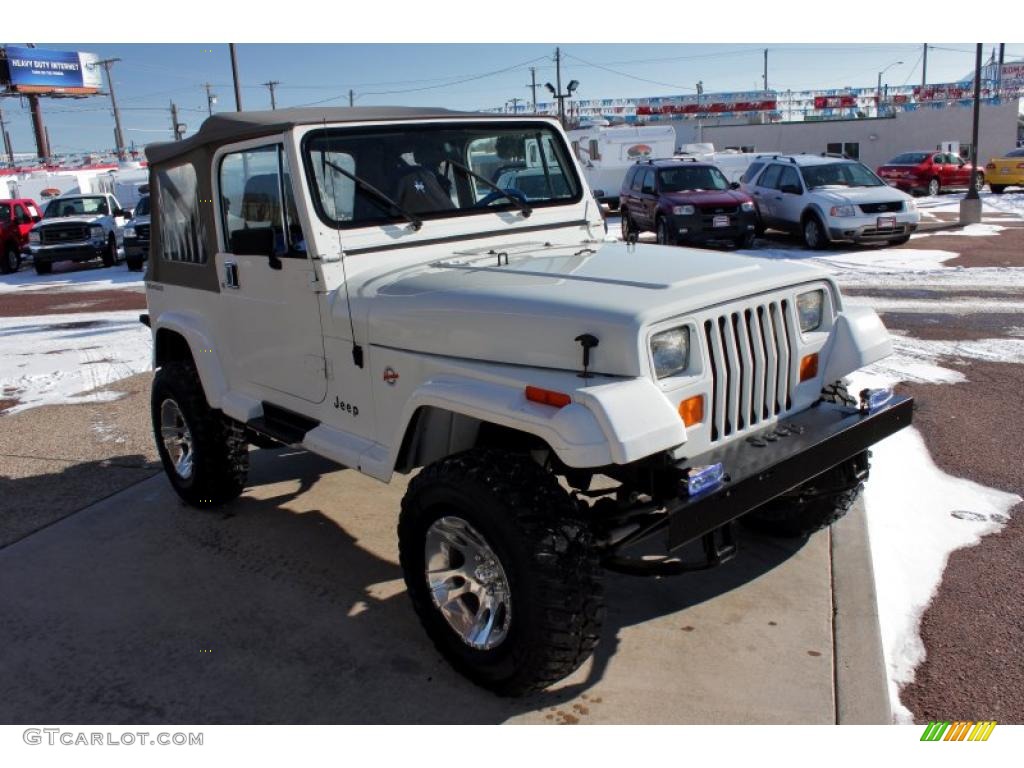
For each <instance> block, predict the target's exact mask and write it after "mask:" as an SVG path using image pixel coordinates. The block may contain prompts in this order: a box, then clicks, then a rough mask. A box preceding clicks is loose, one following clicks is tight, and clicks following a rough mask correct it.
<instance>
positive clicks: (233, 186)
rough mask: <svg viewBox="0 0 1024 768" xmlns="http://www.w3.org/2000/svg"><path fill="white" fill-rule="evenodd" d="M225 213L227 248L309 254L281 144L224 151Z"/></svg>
mask: <svg viewBox="0 0 1024 768" xmlns="http://www.w3.org/2000/svg"><path fill="white" fill-rule="evenodd" d="M220 213H221V226H222V227H223V228H224V240H225V243H224V244H225V246H226V250H227V251H228V252H230V253H235V254H245V255H259V256H269V255H270V252H271V249H273V253H274V255H275V256H296V257H302V256H304V255H305V250H306V245H305V240H304V239H303V237H302V228H301V226H300V225H299V222H298V211H297V208H296V206H295V199H294V197H293V195H292V189H291V178H290V174H289V173H288V164H287V158H286V157H285V155H284V152H283V151H282V148H281V145H279V144H273V145H269V146H266V147H257V148H255V149H246V150H243V151H241V152H232V153H230V154H227V155H224V157H223V158H222V159H221V162H220Z"/></svg>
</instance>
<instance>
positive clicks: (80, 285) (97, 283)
mask: <svg viewBox="0 0 1024 768" xmlns="http://www.w3.org/2000/svg"><path fill="white" fill-rule="evenodd" d="M143 274H144V273H143V272H130V271H129V270H128V268H127V267H125V265H124V264H118V265H116V266H113V267H102V266H99V265H94V264H84V265H83V264H75V263H74V262H71V261H64V262H57V263H56V264H54V265H53V272H52V273H51V274H49V275H37V274H36V271H35V269H33V268H32V267H31V266H23V267H22V268H21V269H20V270H18V271H17V272H14V273H12V274H10V275H0V295H2V294H4V293H14V292H18V293H24V292H26V291H104V290H111V289H117V290H124V289H132V288H138V289H139V290H140V291H141V290H143V287H144V285H143V279H142V276H143Z"/></svg>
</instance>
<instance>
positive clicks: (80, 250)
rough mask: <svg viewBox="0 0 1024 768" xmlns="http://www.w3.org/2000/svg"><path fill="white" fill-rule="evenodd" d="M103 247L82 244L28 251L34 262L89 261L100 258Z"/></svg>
mask: <svg viewBox="0 0 1024 768" xmlns="http://www.w3.org/2000/svg"><path fill="white" fill-rule="evenodd" d="M105 247H106V246H105V244H104V245H91V244H87V243H83V244H81V245H69V246H61V247H59V248H40V249H36V250H31V249H30V250H29V253H30V254H32V260H33V261H36V262H51V263H52V262H55V261H89V260H90V259H96V258H99V257H100V256H102V255H103V250H104V248H105Z"/></svg>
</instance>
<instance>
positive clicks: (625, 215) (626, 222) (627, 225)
mask: <svg viewBox="0 0 1024 768" xmlns="http://www.w3.org/2000/svg"><path fill="white" fill-rule="evenodd" d="M620 223H621V226H622V239H623V241H625V242H627V243H628V242H629V241H630V240H631V239H632V238H633V237H634V236H635V235H636V234H637V231H636V227H634V226H633V220H632V219H631V218H629V211H627V210H626V209H625V207H623V208H622V217H621V219H620Z"/></svg>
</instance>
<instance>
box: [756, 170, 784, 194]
mask: <svg viewBox="0 0 1024 768" xmlns="http://www.w3.org/2000/svg"><path fill="white" fill-rule="evenodd" d="M781 170H782V166H781V165H769V166H768V169H767V170H766V171H765V172H764V173H762V174H761V178H760V179H758V180H757V186H759V187H768V188H769V189H774V188H775V185H776V184H777V183H778V181H779V172H780V171H781Z"/></svg>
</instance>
